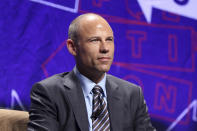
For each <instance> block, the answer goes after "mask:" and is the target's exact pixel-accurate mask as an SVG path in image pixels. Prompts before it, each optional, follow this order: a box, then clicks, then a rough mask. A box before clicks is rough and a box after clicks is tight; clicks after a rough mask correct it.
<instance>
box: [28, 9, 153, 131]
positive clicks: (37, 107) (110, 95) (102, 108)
mask: <svg viewBox="0 0 197 131" xmlns="http://www.w3.org/2000/svg"><path fill="white" fill-rule="evenodd" d="M68 36H69V38H68V40H67V48H68V51H69V52H70V53H71V54H72V55H73V56H74V58H75V61H76V66H75V67H74V69H73V70H72V71H71V72H68V73H62V74H57V75H54V76H52V77H49V78H47V79H45V80H42V81H41V82H38V83H36V84H35V85H34V86H33V88H32V91H31V107H30V111H29V114H30V117H29V119H30V121H29V123H28V131H109V130H111V131H153V130H155V129H154V128H153V127H152V125H151V122H150V117H149V115H148V112H147V106H146V103H145V100H144V98H143V94H142V91H141V89H140V87H139V86H136V85H134V84H132V83H129V82H127V81H124V80H121V79H119V78H116V77H114V76H111V75H109V74H106V72H107V71H108V70H109V69H110V66H111V64H112V61H113V56H114V37H113V31H112V29H111V27H110V25H109V24H108V23H107V21H106V20H105V19H104V18H102V17H101V16H99V15H97V14H92V13H88V14H84V15H81V16H79V17H77V18H76V19H75V20H73V21H72V23H71V24H70V26H69V33H68Z"/></svg>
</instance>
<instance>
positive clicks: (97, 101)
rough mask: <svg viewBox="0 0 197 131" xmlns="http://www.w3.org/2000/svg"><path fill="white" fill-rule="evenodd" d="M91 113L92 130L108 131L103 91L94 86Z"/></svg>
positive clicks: (107, 117) (108, 124)
mask: <svg viewBox="0 0 197 131" xmlns="http://www.w3.org/2000/svg"><path fill="white" fill-rule="evenodd" d="M92 92H93V111H92V116H91V118H92V130H93V131H110V122H109V114H108V110H107V104H106V102H105V101H104V98H103V90H102V88H101V87H100V86H98V85H96V86H95V87H94V88H93V89H92Z"/></svg>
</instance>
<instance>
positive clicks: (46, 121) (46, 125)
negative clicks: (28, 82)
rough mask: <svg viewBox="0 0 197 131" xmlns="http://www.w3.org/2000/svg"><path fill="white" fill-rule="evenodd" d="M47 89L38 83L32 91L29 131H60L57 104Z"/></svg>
mask: <svg viewBox="0 0 197 131" xmlns="http://www.w3.org/2000/svg"><path fill="white" fill-rule="evenodd" d="M50 97H51V96H50V93H49V91H48V90H47V88H46V87H44V86H43V85H41V84H39V83H37V84H35V85H34V86H33V88H32V91H31V107H30V111H29V115H30V116H29V123H28V129H27V130H28V131H58V130H59V124H58V121H57V114H56V108H55V106H54V105H55V103H54V102H53V100H52V99H51V98H50Z"/></svg>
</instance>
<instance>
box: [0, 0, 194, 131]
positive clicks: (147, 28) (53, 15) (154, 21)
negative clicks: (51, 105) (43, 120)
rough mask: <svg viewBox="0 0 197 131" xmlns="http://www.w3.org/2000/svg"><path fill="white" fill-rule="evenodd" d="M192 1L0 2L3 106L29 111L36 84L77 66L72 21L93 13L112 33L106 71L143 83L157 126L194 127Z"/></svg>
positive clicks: (160, 128) (0, 91)
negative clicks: (71, 47)
mask: <svg viewBox="0 0 197 131" xmlns="http://www.w3.org/2000/svg"><path fill="white" fill-rule="evenodd" d="M162 1H163V2H165V3H162ZM195 1H196V0H165V1H164V0H157V3H154V2H155V0H149V2H147V0H116V1H115V0H1V2H0V107H1V108H11V109H18V110H28V108H29V105H30V97H29V94H30V90H31V87H32V85H33V84H34V83H35V82H37V81H40V80H42V79H44V78H46V77H48V76H51V75H53V74H56V73H60V72H66V71H70V70H71V69H72V68H73V66H74V65H75V63H74V59H73V57H72V56H71V55H70V54H69V53H68V51H67V49H66V46H65V42H64V41H65V39H66V38H67V30H68V25H69V23H70V22H71V20H72V19H74V18H75V17H76V16H78V15H80V14H83V13H86V12H94V13H98V14H100V15H102V16H103V17H104V18H106V19H107V21H108V22H109V23H110V25H111V27H112V28H113V30H114V35H115V59H114V62H113V65H112V67H111V70H110V71H109V73H110V74H113V75H115V76H117V77H120V78H123V79H125V80H128V81H130V82H134V83H136V84H138V85H140V86H141V87H142V89H143V92H144V97H145V99H146V101H147V105H148V107H149V113H150V116H151V119H152V122H153V125H154V126H155V127H156V128H157V130H158V131H164V130H168V131H170V130H172V131H189V130H191V131H192V130H193V131H194V130H197V93H196V92H197V72H196V67H197V66H196V61H197V58H196V57H197V53H196V52H197V15H196V14H197V13H196V12H197V9H196V6H197V2H195Z"/></svg>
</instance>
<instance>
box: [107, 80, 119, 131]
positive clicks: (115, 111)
mask: <svg viewBox="0 0 197 131" xmlns="http://www.w3.org/2000/svg"><path fill="white" fill-rule="evenodd" d="M118 90H119V87H118V85H117V84H116V83H115V82H114V81H112V80H111V79H110V78H109V76H107V80H106V91H107V104H108V111H109V116H110V124H111V128H112V131H120V130H121V123H120V122H121V121H122V116H121V112H122V111H121V107H122V106H121V105H122V103H121V94H120V93H119V92H118Z"/></svg>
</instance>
